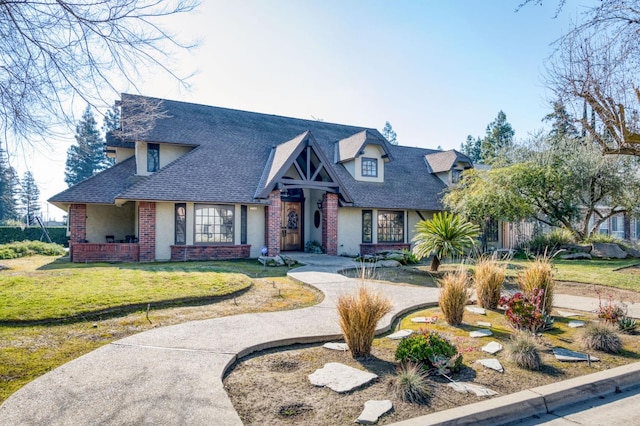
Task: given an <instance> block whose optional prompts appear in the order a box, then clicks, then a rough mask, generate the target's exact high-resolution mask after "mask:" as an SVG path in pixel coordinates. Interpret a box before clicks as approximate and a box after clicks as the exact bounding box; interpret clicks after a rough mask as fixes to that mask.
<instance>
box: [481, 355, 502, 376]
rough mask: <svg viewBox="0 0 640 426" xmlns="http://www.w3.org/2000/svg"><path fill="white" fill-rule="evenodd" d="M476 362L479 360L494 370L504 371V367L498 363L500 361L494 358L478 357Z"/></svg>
mask: <svg viewBox="0 0 640 426" xmlns="http://www.w3.org/2000/svg"><path fill="white" fill-rule="evenodd" d="M476 362H479V363H480V364H482V365H484V366H485V367H487V368H490V369H492V370H496V371H499V372H500V373H504V368H502V364H500V361H498V360H497V359H495V358H486V359H479V360H477V361H476Z"/></svg>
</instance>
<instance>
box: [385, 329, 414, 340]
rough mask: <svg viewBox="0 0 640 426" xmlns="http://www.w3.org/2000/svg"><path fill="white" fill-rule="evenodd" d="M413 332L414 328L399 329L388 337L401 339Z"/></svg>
mask: <svg viewBox="0 0 640 426" xmlns="http://www.w3.org/2000/svg"><path fill="white" fill-rule="evenodd" d="M412 334H413V330H399V331H396V332H395V333H393V334H390V335H388V336H387V337H388V338H389V339H393V340H400V339H404V338H405V337H409V336H411V335H412Z"/></svg>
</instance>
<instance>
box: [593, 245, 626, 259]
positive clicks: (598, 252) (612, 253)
mask: <svg viewBox="0 0 640 426" xmlns="http://www.w3.org/2000/svg"><path fill="white" fill-rule="evenodd" d="M592 246H593V250H591V255H592V256H593V257H600V258H614V259H624V258H625V257H627V252H626V251H624V250H622V249H621V248H620V246H619V245H617V244H613V243H593V244H592Z"/></svg>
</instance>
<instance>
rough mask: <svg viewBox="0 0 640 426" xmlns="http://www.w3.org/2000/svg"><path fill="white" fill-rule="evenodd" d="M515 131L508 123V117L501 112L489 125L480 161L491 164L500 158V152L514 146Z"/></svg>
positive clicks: (482, 143) (482, 144)
mask: <svg viewBox="0 0 640 426" xmlns="http://www.w3.org/2000/svg"><path fill="white" fill-rule="evenodd" d="M514 135H515V131H514V130H513V128H512V127H511V124H509V122H508V121H507V115H506V114H505V113H504V112H502V111H500V112H499V113H498V116H497V117H496V119H495V120H493V121H492V122H491V123H489V125H487V131H486V135H485V137H484V138H483V139H482V142H481V143H480V159H481V160H482V162H483V163H485V164H490V163H491V162H493V161H494V160H495V159H496V158H498V156H499V154H500V151H502V150H504V149H508V148H511V147H512V146H513V136H514Z"/></svg>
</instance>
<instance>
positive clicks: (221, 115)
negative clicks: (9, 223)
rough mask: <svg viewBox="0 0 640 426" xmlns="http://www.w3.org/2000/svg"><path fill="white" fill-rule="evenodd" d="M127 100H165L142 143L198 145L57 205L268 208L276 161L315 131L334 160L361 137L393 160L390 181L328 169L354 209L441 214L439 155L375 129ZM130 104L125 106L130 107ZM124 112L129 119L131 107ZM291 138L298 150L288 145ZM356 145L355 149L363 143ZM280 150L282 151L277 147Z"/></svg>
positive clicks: (87, 185) (73, 191)
mask: <svg viewBox="0 0 640 426" xmlns="http://www.w3.org/2000/svg"><path fill="white" fill-rule="evenodd" d="M122 97H123V100H127V101H128V102H127V103H130V102H132V101H135V100H136V98H140V99H142V100H144V101H148V100H151V101H153V102H161V106H162V109H163V111H164V115H165V117H164V118H161V119H158V120H157V121H156V122H155V124H154V126H153V128H152V129H150V130H148V131H146V132H145V134H144V135H141V136H139V137H138V140H141V141H147V142H154V143H172V144H182V145H189V146H197V148H195V149H193V150H192V151H191V152H189V153H188V154H186V155H184V156H182V157H180V158H179V159H177V160H176V161H174V162H173V163H171V164H169V165H167V166H165V167H163V168H162V169H161V170H160V171H158V172H156V173H154V174H153V175H151V176H147V177H145V178H143V179H141V180H140V181H139V182H137V183H134V184H131V180H130V177H131V175H132V174H133V173H134V171H133V169H134V167H135V164H134V161H133V160H131V159H129V160H127V161H125V162H123V163H121V164H119V165H118V166H115V167H113V168H112V169H110V170H111V172H104V173H109V174H108V175H107V177H108V176H113V180H116V176H119V179H120V182H119V183H117V184H116V183H115V182H111V178H109V179H106V178H104V177H103V178H102V179H104V180H105V181H109V183H111V186H109V189H108V190H107V188H106V187H105V186H104V184H105V183H107V182H102V181H98V180H96V179H95V178H98V176H100V175H98V176H96V177H95V178H92V179H90V180H88V181H86V182H84V183H82V184H79V185H77V186H75V187H73V188H69V189H68V190H67V191H64V192H62V193H60V194H58V195H56V196H54V197H53V198H52V199H51V201H52V202H67V203H80V202H84V203H92V202H107V200H110V202H113V200H114V199H117V200H118V201H126V200H147V201H193V202H219V203H246V204H254V203H264V202H265V200H263V199H259V198H256V196H257V195H258V194H257V192H259V189H260V188H261V186H264V185H265V184H267V183H268V177H269V175H270V174H271V173H272V172H273V171H274V170H275V169H272V167H271V166H270V165H269V163H270V162H271V163H272V165H273V164H275V162H278V163H279V164H280V163H282V161H283V160H282V158H280V157H281V154H284V153H285V151H287V148H291V146H293V145H295V141H294V139H296V138H297V137H301V135H303V134H306V133H305V132H309V133H308V134H309V135H311V136H312V137H313V140H314V146H315V147H316V149H320V150H321V151H322V152H323V156H324V157H325V158H327V159H330V160H334V158H335V157H334V155H335V149H336V144H337V143H338V142H339V141H343V140H348V139H349V138H352V137H354V136H355V135H358V134H362V135H364V141H366V139H367V138H369V139H371V140H374V139H375V141H376V143H377V144H381V145H382V146H383V148H384V150H385V152H387V153H388V155H389V156H390V157H392V158H393V159H394V161H391V162H388V163H385V165H384V167H385V173H384V176H385V181H384V183H373V182H362V181H356V180H355V179H354V178H353V177H352V176H351V175H350V174H349V172H348V171H347V169H346V168H345V167H344V166H343V165H342V164H339V163H337V162H336V163H333V162H332V163H331V164H329V165H328V166H329V167H332V168H333V172H334V173H335V176H336V177H337V179H338V180H339V181H340V182H341V185H344V188H345V190H346V192H348V194H349V195H350V198H351V200H352V205H353V206H357V207H369V208H389V209H392V208H393V209H420V210H442V205H441V202H440V196H441V193H442V191H443V190H444V189H445V185H444V184H443V183H442V182H441V181H440V180H439V179H438V178H437V177H435V176H434V175H432V174H431V173H429V171H428V170H427V167H426V165H425V156H427V155H430V154H434V153H437V152H438V151H435V150H429V149H421V148H408V147H403V146H395V145H391V144H389V143H388V142H387V141H386V140H384V138H383V137H382V135H380V133H379V132H378V131H377V130H375V129H368V128H363V127H355V126H347V125H340V124H332V123H326V122H321V121H314V120H303V119H298V118H289V117H282V116H276V115H268V114H259V113H254V112H247V111H239V110H232V109H226V108H219V107H213V106H205V105H198V104H192V103H186V102H178V101H170V100H160V99H153V98H146V97H138V96H135V95H127V94H123V95H122ZM127 103H125V102H123V105H125V104H127ZM123 108H124V107H123ZM122 113H123V116H124V115H125V114H126V110H125V109H123V112H122ZM362 135H359V136H357V137H356V139H357V140H356V142H358V143H359V142H362V141H360V139H361V138H360V136H362ZM287 141H289V143H290V145H291V146H289V144H285V142H287ZM356 142H354V146H355V145H357V144H358V143H356ZM283 144H285V145H283ZM278 146H281V148H280V149H277V148H276V147H278ZM360 146H362V144H360ZM276 157H277V158H276ZM336 160H337V159H336ZM116 168H120V169H122V168H127V170H129V171H130V174H129V175H128V176H120V174H115V173H114V172H113V169H116ZM265 168H267V170H268V171H267V172H265ZM116 173H118V172H116ZM116 188H117V189H116Z"/></svg>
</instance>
